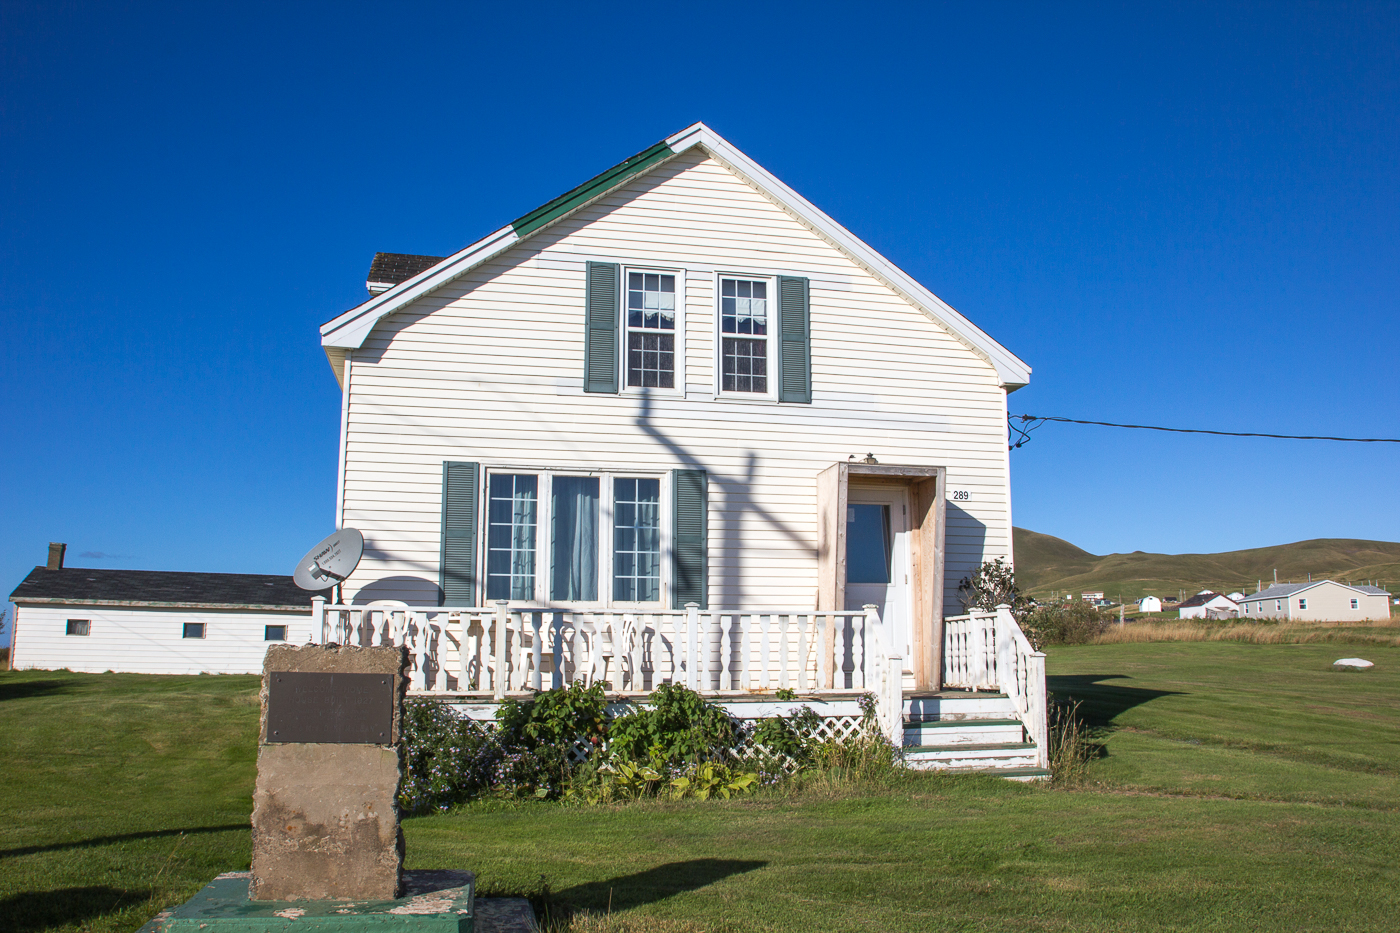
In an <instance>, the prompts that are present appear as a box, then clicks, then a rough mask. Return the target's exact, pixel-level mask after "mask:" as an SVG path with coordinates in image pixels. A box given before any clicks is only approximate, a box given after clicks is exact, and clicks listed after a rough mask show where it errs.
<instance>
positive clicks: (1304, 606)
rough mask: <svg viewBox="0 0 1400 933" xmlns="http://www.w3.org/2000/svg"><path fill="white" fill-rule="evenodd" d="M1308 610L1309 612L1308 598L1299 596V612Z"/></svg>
mask: <svg viewBox="0 0 1400 933" xmlns="http://www.w3.org/2000/svg"><path fill="white" fill-rule="evenodd" d="M1307 610H1308V598H1307V597H1306V596H1299V597H1298V611H1300V612H1307Z"/></svg>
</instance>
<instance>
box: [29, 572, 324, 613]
mask: <svg viewBox="0 0 1400 933" xmlns="http://www.w3.org/2000/svg"><path fill="white" fill-rule="evenodd" d="M329 594H330V590H323V591H321V592H320V593H319V595H321V596H329ZM316 595H318V594H317V593H313V592H311V591H310V590H303V589H302V588H301V587H299V586H297V585H296V584H295V583H293V582H292V578H291V577H283V576H277V575H273V574H262V573H187V572H179V571H170V570H105V569H104V570H97V569H90V568H83V567H65V568H63V569H62V570H49V569H48V568H47V567H35V568H34V569H33V570H31V571H30V572H29V576H27V577H25V578H24V582H23V583H21V584H20V585H19V586H17V587H15V591H14V592H13V593H11V594H10V601H11V602H13V603H31V604H41V605H42V604H78V605H94V606H170V607H187V608H196V607H198V608H215V609H220V608H221V609H232V608H247V609H258V608H266V609H283V610H286V609H301V610H309V609H310V608H311V597H313V596H316Z"/></svg>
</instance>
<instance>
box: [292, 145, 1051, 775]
mask: <svg viewBox="0 0 1400 933" xmlns="http://www.w3.org/2000/svg"><path fill="white" fill-rule="evenodd" d="M565 151H566V150H565ZM368 286H369V291H370V294H371V297H370V298H369V300H367V301H365V302H364V303H363V304H361V305H360V306H358V307H356V308H353V309H351V310H349V311H346V312H345V313H343V314H341V315H339V316H338V317H336V318H334V319H333V320H331V321H330V322H328V323H327V324H325V325H324V326H323V327H322V328H321V334H322V344H323V346H324V348H325V351H326V355H327V356H328V357H329V360H330V364H331V368H332V369H333V370H334V373H335V377H336V379H337V380H338V381H339V383H340V385H341V387H342V390H343V409H342V415H341V448H340V475H339V483H338V487H337V488H338V512H339V514H338V519H339V523H340V525H341V526H351V527H354V528H358V529H360V530H361V531H362V532H363V533H364V536H365V542H366V543H365V555H364V559H363V560H362V561H361V563H360V564H359V567H358V569H357V570H356V571H355V572H354V574H353V575H352V576H351V577H350V578H349V579H348V580H347V581H346V583H345V587H344V601H345V602H344V605H343V606H339V607H335V606H331V607H326V608H325V609H324V610H318V611H322V612H324V623H323V629H322V632H323V637H326V638H333V639H343V638H350V639H352V640H355V639H360V640H363V639H367V638H370V637H378V638H382V637H405V638H408V639H410V640H411V642H412V644H413V647H414V651H415V664H416V666H417V674H416V677H417V681H416V684H415V688H416V689H418V690H421V691H425V692H429V693H441V694H443V695H445V696H459V697H463V698H464V701H465V700H481V701H482V702H484V703H489V701H491V700H493V699H498V698H499V697H501V696H504V695H507V694H510V693H514V692H518V691H523V690H528V689H539V688H541V687H549V686H550V685H552V684H560V683H563V682H565V681H568V680H572V679H600V680H605V681H607V682H608V683H609V684H610V685H611V687H612V689H614V690H616V691H619V692H622V693H642V692H645V691H647V690H649V689H651V688H652V687H654V686H655V685H656V684H658V683H660V682H663V681H666V680H675V681H680V682H684V683H687V684H689V685H691V686H693V687H695V688H697V689H700V690H702V691H704V692H707V693H711V694H714V695H716V696H721V697H724V698H726V701H727V702H731V703H733V704H738V703H741V702H742V701H744V700H745V699H749V700H754V701H755V702H760V701H761V702H767V701H770V700H772V699H773V694H774V693H775V692H776V691H777V690H779V689H783V688H786V689H791V690H795V691H797V692H798V693H801V694H803V695H804V696H817V695H820V696H821V697H824V698H825V699H824V700H823V701H822V702H826V703H834V704H837V705H835V706H828V707H826V708H827V709H828V710H829V711H835V712H832V716H833V719H832V722H834V723H838V725H837V726H833V728H838V727H841V728H844V726H840V725H839V722H838V720H840V715H845V714H844V713H842V714H840V715H838V712H839V711H842V710H844V711H846V712H850V711H851V710H854V709H855V707H854V705H853V698H854V696H855V695H858V694H861V693H874V694H876V695H877V698H878V699H880V701H881V703H882V704H883V706H882V707H881V709H882V710H883V712H882V714H881V715H882V716H884V717H885V724H886V727H887V728H888V729H890V730H891V731H892V732H898V731H900V730H902V729H903V727H902V726H901V725H899V723H901V722H903V721H904V720H906V719H907V720H909V728H908V729H907V730H904V733H905V734H904V736H903V737H904V738H907V740H908V741H909V742H910V743H912V744H913V745H915V746H917V747H918V748H919V749H921V750H922V751H921V752H920V754H924V757H925V758H926V759H927V760H928V761H930V762H936V763H938V764H940V765H945V766H961V767H993V766H1002V767H1007V768H1013V767H1021V766H1024V767H1029V768H1032V769H1033V768H1035V767H1036V766H1039V765H1042V764H1043V763H1044V753H1045V748H1044V679H1043V666H1038V665H1041V659H1040V657H1039V655H1037V654H1036V653H1035V652H1033V651H1031V650H1030V647H1029V645H1028V644H1027V643H1026V641H1025V639H1024V637H1023V636H1022V635H1021V633H1020V630H1019V629H1017V628H1016V627H1015V623H1014V622H1013V621H1011V619H1010V617H1009V616H1008V615H1003V616H1002V617H1001V618H1000V619H998V617H997V615H996V613H995V611H994V608H993V607H983V608H984V609H985V610H986V611H983V612H977V613H973V614H972V615H971V616H958V615H957V614H958V613H960V612H961V607H959V605H958V603H957V595H956V589H957V585H958V582H959V581H960V580H961V579H962V578H963V577H965V576H967V575H968V574H970V573H971V572H972V571H973V570H974V569H975V568H976V567H977V566H978V565H979V564H981V563H982V562H983V561H985V560H990V559H993V558H997V557H1002V558H1007V559H1010V558H1011V557H1012V556H1013V555H1012V553H1011V542H1012V538H1011V501H1010V477H1009V475H1008V471H1009V463H1008V456H1007V442H1006V423H1007V422H1006V419H1007V395H1008V393H1010V392H1012V391H1014V390H1016V389H1018V388H1020V387H1021V386H1024V385H1025V384H1026V383H1027V380H1028V379H1029V378H1030V369H1029V367H1028V366H1027V365H1026V364H1025V363H1023V362H1022V361H1021V360H1020V359H1018V358H1017V357H1016V356H1015V355H1013V354H1012V353H1011V352H1009V351H1008V350H1007V349H1006V348H1004V347H1002V346H1001V345H1000V344H999V343H997V342H996V341H995V340H993V339H992V338H991V337H989V336H988V335H987V334H986V333H984V332H983V331H982V330H980V329H979V328H978V327H977V326H976V325H974V324H973V323H972V322H971V321H969V320H968V319H967V318H965V317H963V316H962V315H961V314H959V313H958V312H957V311H955V310H953V309H952V308H951V307H949V306H948V305H947V304H945V303H944V302H943V301H941V300H940V299H939V298H938V297H936V296H935V295H934V294H933V293H932V292H930V291H929V290H928V289H927V288H925V287H924V286H923V285H921V284H920V283H919V282H917V281H915V280H914V279H913V278H911V277H910V276H909V275H908V274H906V273H905V272H903V271H901V270H900V269H899V268H897V267H896V266H895V265H893V264H892V263H891V262H890V261H889V260H887V259H885V258H884V257H883V256H881V255H879V254H878V253H876V252H875V251H874V250H873V249H871V248H870V247H869V246H867V245H866V244H865V243H863V242H861V241H860V240H859V239H857V238H856V237H855V236H854V235H852V234H851V233H850V232H849V231H847V230H846V229H845V228H843V227H842V226H841V225H840V224H838V223H836V222H835V221H834V220H832V219H831V218H830V217H828V216H827V215H826V214H824V213H822V211H821V210H819V209H818V208H817V207H815V206H814V205H812V204H811V203H809V202H808V201H806V200H805V199H804V198H803V197H802V196H801V195H799V194H797V192H795V191H793V190H792V189H791V188H789V187H788V186H787V185H785V184H783V183H782V182H781V181H779V180H778V179H777V178H776V177H775V176H774V175H772V174H771V173H769V172H768V171H767V170H766V169H764V168H763V167H761V166H760V165H758V164H757V163H755V162H754V161H753V160H751V159H750V158H749V157H748V156H746V155H744V154H743V153H742V152H740V151H739V150H738V149H736V148H735V147H734V146H733V145H731V144H730V143H729V142H727V141H726V140H724V139H723V138H721V137H720V136H718V135H717V134H715V133H714V132H713V131H712V130H710V129H709V128H708V127H706V126H705V125H703V124H698V123H697V124H695V125H694V126H691V127H688V128H687V129H685V130H683V131H681V132H680V133H677V134H675V135H674V136H671V137H668V138H667V139H665V140H663V141H661V142H659V143H657V144H656V145H654V146H652V147H650V148H648V149H646V150H644V151H642V152H640V153H638V154H637V155H635V156H632V157H631V158H629V159H627V160H625V161H623V162H621V163H619V164H618V165H616V166H614V167H613V168H610V169H608V170H607V171H605V172H603V173H602V174H600V175H597V176H596V177H594V178H592V179H590V180H589V181H587V182H585V183H584V184H582V185H580V186H579V187H577V188H575V189H574V190H572V191H569V192H567V193H565V194H563V195H561V196H559V197H558V198H555V199H554V200H552V201H550V202H549V203H547V204H544V205H542V206H540V207H538V208H536V209H535V210H532V211H530V212H529V213H527V214H525V215H523V216H522V217H520V218H519V219H517V220H515V221H514V222H512V223H510V224H508V225H507V226H504V227H502V228H501V229H499V230H497V231H495V232H494V233H492V234H490V235H489V236H486V237H485V238H483V239H481V240H479V241H478V242H475V243H473V244H471V245H470V246H467V247H466V248H464V249H462V250H460V251H458V252H456V253H453V254H452V255H450V256H447V257H421V256H406V255H399V254H380V255H379V256H377V257H376V260H375V263H374V267H373V268H372V270H371V274H370V277H369V282H368ZM867 607H869V608H867ZM974 688H977V691H980V692H974ZM755 698H756V699H755ZM843 704H844V705H843ZM483 708H484V707H483ZM755 708H757V707H755ZM762 708H763V709H770V707H767V706H764V707H762ZM968 717H971V718H978V719H980V725H979V727H978V728H974V729H965V730H962V731H958V730H956V729H952V728H951V727H950V725H949V724H950V723H952V722H954V721H955V720H957V719H961V718H968ZM848 718H849V717H848ZM841 721H843V722H844V721H845V720H841ZM847 724H849V723H847ZM954 745H959V746H962V748H961V749H954V750H949V749H950V748H951V747H952V746H954ZM1026 773H1034V772H1026Z"/></svg>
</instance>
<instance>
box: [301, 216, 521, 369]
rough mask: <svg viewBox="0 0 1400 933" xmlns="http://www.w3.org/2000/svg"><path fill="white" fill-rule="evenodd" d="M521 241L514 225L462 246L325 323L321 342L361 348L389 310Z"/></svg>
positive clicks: (390, 311)
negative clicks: (421, 270) (434, 263)
mask: <svg viewBox="0 0 1400 933" xmlns="http://www.w3.org/2000/svg"><path fill="white" fill-rule="evenodd" d="M518 242H520V237H519V236H518V235H517V234H516V232H515V230H514V229H513V228H511V227H502V228H501V229H499V230H497V231H495V232H494V233H490V234H488V235H486V236H485V237H482V238H481V239H480V240H477V241H476V242H475V243H473V244H471V245H470V246H468V247H466V248H464V249H461V250H458V251H457V252H455V253H453V254H452V255H451V256H448V257H447V258H446V259H444V260H443V261H442V262H440V263H438V264H437V265H435V266H433V267H432V268H431V269H426V270H424V271H423V272H420V273H418V274H417V275H415V276H414V277H413V278H411V279H407V280H405V281H403V282H400V283H399V284H398V285H395V286H394V287H393V288H391V289H389V290H388V291H387V292H384V293H383V294H380V295H376V296H375V297H373V298H371V299H370V300H369V301H366V302H365V303H364V304H362V305H360V306H358V307H355V308H351V309H350V310H349V311H346V312H345V313H344V314H342V315H340V316H339V317H337V318H333V319H332V320H330V321H327V322H326V323H324V324H322V325H321V345H322V346H323V347H342V348H345V349H352V350H353V349H358V348H359V347H360V346H362V345H363V344H364V342H365V338H366V337H368V336H369V332H370V331H371V330H373V329H374V325H375V324H376V323H378V321H379V319H380V318H382V317H384V316H385V315H386V314H391V313H393V312H394V311H397V310H398V309H399V308H402V307H403V306H404V305H406V304H409V303H410V302H412V301H416V300H417V299H419V298H421V297H422V296H423V295H426V294H428V293H429V292H431V291H433V290H434V289H437V288H441V287H442V286H444V285H446V284H447V283H448V282H451V281H452V280H453V279H456V278H459V277H460V276H463V275H465V274H467V273H468V272H470V271H471V270H472V269H474V268H476V267H477V266H479V265H481V264H482V263H483V262H486V261H487V260H489V259H491V258H492V257H493V256H497V255H500V254H501V253H503V252H505V251H506V250H508V249H510V248H511V247H512V246H514V245H515V244H516V243H518Z"/></svg>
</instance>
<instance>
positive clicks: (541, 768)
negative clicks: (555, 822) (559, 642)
mask: <svg viewBox="0 0 1400 933" xmlns="http://www.w3.org/2000/svg"><path fill="white" fill-rule="evenodd" d="M607 703H608V701H607V697H606V696H604V694H603V686H602V684H594V685H593V686H591V687H585V686H583V684H581V683H578V682H574V683H572V684H570V685H569V686H568V687H563V688H560V689H557V690H545V691H542V692H540V693H537V694H535V695H534V696H533V697H531V698H530V699H528V700H516V699H507V700H505V701H503V702H502V703H501V705H500V707H499V708H498V709H497V710H496V724H497V727H496V739H497V741H498V742H499V743H500V744H501V746H502V747H503V748H504V749H506V754H505V758H506V759H508V761H503V762H502V764H501V767H502V768H504V769H505V770H502V771H500V772H499V773H500V777H499V778H498V780H497V782H496V783H497V784H498V785H501V786H500V787H499V788H498V789H499V790H501V791H502V792H505V793H509V794H517V793H519V792H521V791H528V792H529V793H539V792H540V790H541V789H544V790H545V795H548V796H554V795H557V794H558V793H559V791H560V789H561V788H562V787H563V786H564V784H565V783H566V782H568V781H569V779H570V777H571V775H572V773H573V771H574V770H575V768H576V767H577V766H578V765H579V763H580V761H581V760H582V759H585V758H588V757H591V755H592V752H593V751H594V750H596V749H597V748H599V747H600V746H601V745H602V744H603V741H604V739H605V738H606V736H607ZM575 749H577V750H578V758H577V760H576V757H575Z"/></svg>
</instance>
